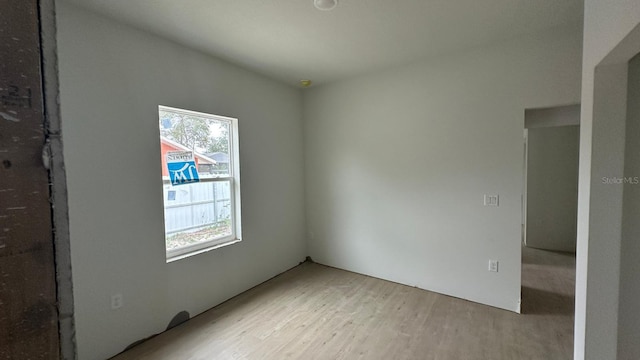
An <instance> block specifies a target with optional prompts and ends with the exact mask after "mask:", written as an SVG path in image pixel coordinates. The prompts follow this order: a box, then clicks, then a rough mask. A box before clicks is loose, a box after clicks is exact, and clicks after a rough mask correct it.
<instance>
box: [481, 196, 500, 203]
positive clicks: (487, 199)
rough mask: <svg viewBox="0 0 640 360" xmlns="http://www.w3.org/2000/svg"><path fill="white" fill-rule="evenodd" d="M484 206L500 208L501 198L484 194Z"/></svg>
mask: <svg viewBox="0 0 640 360" xmlns="http://www.w3.org/2000/svg"><path fill="white" fill-rule="evenodd" d="M484 206H500V196H498V195H487V194H484Z"/></svg>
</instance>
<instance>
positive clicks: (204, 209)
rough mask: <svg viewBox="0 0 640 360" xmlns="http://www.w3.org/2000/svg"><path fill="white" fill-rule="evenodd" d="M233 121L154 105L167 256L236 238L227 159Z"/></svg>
mask: <svg viewBox="0 0 640 360" xmlns="http://www.w3.org/2000/svg"><path fill="white" fill-rule="evenodd" d="M233 120H234V119H227V118H224V117H219V116H215V115H208V114H202V113H197V112H193V111H187V110H180V109H172V108H167V107H162V106H161V107H159V124H158V125H159V129H160V143H161V158H162V182H163V202H164V221H165V241H166V249H167V252H168V253H167V254H168V255H169V252H172V254H174V255H175V254H178V255H181V254H183V253H181V251H184V253H189V252H190V251H197V250H199V249H201V248H203V247H207V246H209V245H210V244H211V242H213V244H214V245H215V244H217V243H216V241H217V240H219V241H220V242H224V241H227V240H229V239H233V238H234V237H235V236H237V233H236V230H235V228H234V225H235V221H234V218H233V217H234V216H236V215H235V211H234V209H233V207H234V204H235V203H234V199H235V198H236V194H235V193H234V191H235V190H234V186H233V184H234V181H236V180H234V179H235V178H234V173H233V159H231V157H230V156H231V155H233V154H234V152H232V151H231V147H232V146H233V144H232V143H231V139H232V138H233V135H234V134H232V133H231V132H232V131H233V129H234V127H233V126H232V121H233ZM234 126H235V125H234ZM198 244H201V245H202V247H198ZM185 247H188V248H187V249H182V250H181V248H185Z"/></svg>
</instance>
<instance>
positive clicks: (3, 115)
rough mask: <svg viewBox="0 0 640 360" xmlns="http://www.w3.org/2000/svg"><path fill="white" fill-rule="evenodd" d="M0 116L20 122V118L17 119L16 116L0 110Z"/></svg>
mask: <svg viewBox="0 0 640 360" xmlns="http://www.w3.org/2000/svg"><path fill="white" fill-rule="evenodd" d="M0 116H2V117H3V118H4V119H5V120H7V121H13V122H20V119H18V118H17V117H14V116H11V115H9V114H7V113H6V112H2V111H0Z"/></svg>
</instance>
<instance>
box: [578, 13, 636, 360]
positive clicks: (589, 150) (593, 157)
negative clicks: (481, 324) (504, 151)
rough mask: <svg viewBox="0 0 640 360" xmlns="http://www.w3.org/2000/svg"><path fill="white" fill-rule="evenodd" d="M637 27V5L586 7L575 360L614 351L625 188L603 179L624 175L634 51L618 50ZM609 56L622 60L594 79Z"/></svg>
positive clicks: (612, 355)
mask: <svg viewBox="0 0 640 360" xmlns="http://www.w3.org/2000/svg"><path fill="white" fill-rule="evenodd" d="M639 23H640V2H638V1H637V0H609V1H601V0H585V19H584V52H583V65H582V71H583V76H582V101H581V103H582V108H581V115H582V118H581V134H580V170H579V172H580V174H579V179H580V180H579V195H578V204H579V205H578V244H577V258H576V320H575V327H574V328H575V341H574V358H575V359H612V358H615V356H616V350H617V347H618V344H617V343H618V302H619V298H618V294H619V283H620V271H621V268H620V252H621V243H620V239H621V221H622V187H616V186H606V185H605V184H602V181H601V179H602V177H607V176H609V177H612V176H621V175H622V174H623V172H624V162H623V159H624V139H625V135H624V128H625V118H626V98H627V97H626V80H627V74H626V61H627V60H628V59H629V58H630V57H631V56H632V54H633V53H628V51H629V50H631V51H635V52H637V50H633V48H634V47H635V48H636V49H637V46H633V45H631V46H629V42H628V41H627V42H626V46H622V47H621V43H622V42H623V40H625V38H626V37H627V36H628V35H629V34H630V33H631V32H632V30H634V28H636V26H637V25H638V24H639ZM636 33H637V31H636ZM627 40H628V39H627ZM614 49H617V50H619V51H620V50H622V52H623V53H622V54H621V53H617V54H615V55H616V56H615V57H616V58H617V59H612V60H611V61H610V65H605V64H603V66H600V67H599V69H598V71H597V72H598V76H596V66H597V65H598V64H600V63H601V62H602V61H603V60H604V59H605V57H610V56H611V53H612V51H613V50H614ZM625 51H626V52H627V53H626V54H624V52H625ZM625 59H626V60H625ZM611 64H613V65H611ZM623 270H624V269H623ZM624 276H625V275H624V274H623V277H624Z"/></svg>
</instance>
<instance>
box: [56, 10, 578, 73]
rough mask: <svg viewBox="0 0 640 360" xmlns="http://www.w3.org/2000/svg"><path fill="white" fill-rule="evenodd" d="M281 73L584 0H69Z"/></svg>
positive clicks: (429, 53)
mask: <svg viewBox="0 0 640 360" xmlns="http://www.w3.org/2000/svg"><path fill="white" fill-rule="evenodd" d="M68 1H69V2H72V3H75V4H77V5H79V6H82V7H84V8H88V9H91V10H94V11H96V12H99V13H102V14H105V15H107V16H108V17H111V18H115V19H117V20H119V21H121V22H124V23H128V24H130V25H133V26H135V27H137V28H141V29H144V30H146V31H149V32H151V33H155V34H157V35H160V36H162V37H165V38H169V39H171V40H173V41H176V42H179V43H182V44H184V45H187V46H189V47H192V48H195V49H198V50H200V51H203V52H206V53H209V54H212V55H214V56H216V57H219V58H222V59H225V60H227V61H229V62H232V63H235V64H238V65H240V66H243V67H246V68H249V69H252V70H253V71H255V72H258V73H261V74H264V75H266V76H269V77H271V78H274V79H277V80H280V81H283V82H286V83H288V84H291V85H297V84H298V81H299V80H300V79H311V80H313V82H314V84H316V85H317V84H322V83H327V82H332V81H336V80H339V79H342V78H346V77H352V76H356V75H360V74H363V73H368V72H373V71H376V70H380V69H385V68H390V67H393V66H398V65H402V64H407V63H411V62H414V61H418V60H422V59H427V58H430V57H435V56H442V55H445V54H448V53H453V52H460V51H464V50H465V49H468V48H473V47H478V46H482V45H486V44H489V43H493V42H497V41H501V40H506V39H511V38H515V37H518V36H522V35H525V34H530V33H534V32H539V31H543V30H546V29H550V28H553V27H561V26H564V25H566V26H567V28H573V29H579V27H578V26H579V24H581V22H582V14H583V1H582V0H339V3H338V6H337V7H336V8H335V9H334V10H333V11H319V10H316V9H315V8H314V6H313V0H180V1H176V0H68Z"/></svg>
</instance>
